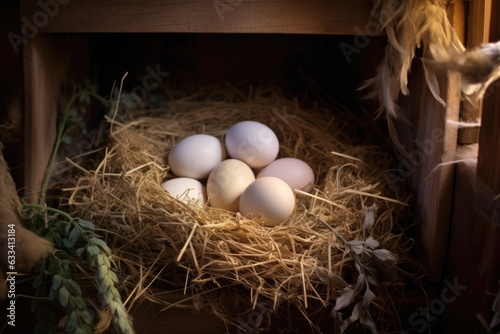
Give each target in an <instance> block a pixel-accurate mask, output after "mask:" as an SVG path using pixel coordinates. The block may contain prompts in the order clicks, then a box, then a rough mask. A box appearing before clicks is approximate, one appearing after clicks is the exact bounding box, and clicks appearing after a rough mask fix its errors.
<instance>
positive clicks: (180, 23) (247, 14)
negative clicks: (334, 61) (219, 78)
mask: <svg viewBox="0 0 500 334" xmlns="http://www.w3.org/2000/svg"><path fill="white" fill-rule="evenodd" d="M21 3H22V16H23V17H24V20H25V21H23V25H25V26H29V23H31V24H32V25H34V29H36V30H37V31H38V32H253V33H257V32H260V33H299V34H349V35H351V34H362V33H363V32H364V30H365V28H364V27H365V24H366V23H367V22H368V21H369V13H370V7H371V4H370V1H367V0H350V1H344V0H313V1H302V0H295V1H293V0H267V1H252V0H239V1H226V0H208V1H175V0H148V1H135V0H120V1H118V0H102V1H100V0H71V1H69V0H54V1H52V2H50V3H51V4H52V6H51V7H50V8H42V7H41V6H40V2H39V1H37V0H24V1H21ZM372 28H373V27H372Z"/></svg>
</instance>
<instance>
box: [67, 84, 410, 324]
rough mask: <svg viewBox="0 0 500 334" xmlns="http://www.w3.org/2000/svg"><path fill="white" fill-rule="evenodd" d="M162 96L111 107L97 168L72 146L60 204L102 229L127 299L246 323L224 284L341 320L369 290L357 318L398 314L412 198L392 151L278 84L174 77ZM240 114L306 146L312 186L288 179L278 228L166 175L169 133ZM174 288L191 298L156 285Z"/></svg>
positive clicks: (219, 131) (218, 131) (296, 151)
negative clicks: (131, 107)
mask: <svg viewBox="0 0 500 334" xmlns="http://www.w3.org/2000/svg"><path fill="white" fill-rule="evenodd" d="M166 103H167V107H166V108H164V109H153V110H136V111H127V112H123V111H119V112H118V113H117V115H116V117H115V118H109V119H108V121H109V122H110V123H111V125H110V134H109V138H108V139H109V141H108V144H107V145H106V147H105V148H104V149H102V150H99V151H98V152H96V153H95V154H94V156H99V161H98V163H96V165H95V166H93V167H92V168H87V167H83V166H82V165H80V164H79V163H77V162H76V160H75V161H70V160H69V159H68V162H69V163H71V164H72V166H73V167H74V171H75V173H74V174H75V175H74V177H73V178H72V179H71V180H69V181H68V183H69V184H68V185H67V187H66V188H65V189H64V190H65V192H64V195H65V196H64V197H65V198H66V200H65V203H63V205H67V206H68V208H69V212H71V214H72V215H73V216H75V217H82V218H84V219H91V220H92V221H93V222H94V223H95V224H96V226H97V227H98V230H99V232H100V233H102V235H103V236H105V239H106V241H107V243H108V245H110V247H111V249H112V250H113V252H114V254H115V256H116V259H117V263H118V275H119V277H120V279H121V280H122V289H123V290H122V292H123V294H124V296H125V298H124V299H126V303H127V307H129V308H131V307H132V306H133V305H134V304H136V303H138V302H141V301H145V300H149V301H152V302H154V303H159V304H160V305H163V306H164V307H165V308H169V307H174V306H179V305H181V304H182V305H191V306H193V307H194V308H196V309H201V308H205V309H208V310H211V311H213V312H214V313H216V314H217V315H218V316H220V317H221V318H223V319H224V320H225V321H226V322H227V324H230V325H234V326H236V327H238V326H243V325H244V324H239V323H238V322H237V321H235V320H234V318H232V316H231V312H230V311H228V309H226V308H224V307H223V306H222V305H221V304H220V300H219V299H218V298H222V297H224V296H225V295H226V296H231V298H234V299H238V300H239V302H240V303H244V304H245V305H247V308H248V310H251V309H255V308H259V305H264V303H267V304H265V305H267V306H268V307H266V308H268V309H270V310H271V311H272V310H274V309H278V308H280V307H283V306H284V305H294V307H296V308H297V309H298V310H300V312H301V313H302V314H303V316H304V318H305V319H308V318H309V317H310V316H311V317H312V315H313V314H314V313H315V312H318V309H322V310H327V312H330V311H332V308H334V307H335V309H334V310H333V311H334V312H333V314H334V315H335V316H336V319H337V321H339V322H338V323H342V322H345V321H346V316H345V315H342V312H344V311H346V310H350V311H349V312H353V313H354V311H353V306H355V305H356V303H358V302H359V301H365V303H364V304H361V303H360V304H359V306H360V307H361V305H362V306H363V307H364V309H365V310H366V312H360V310H358V311H356V312H358V313H357V316H358V318H361V319H362V320H363V319H365V320H366V321H367V322H370V321H373V323H376V324H377V327H379V326H381V324H383V323H384V321H385V322H388V321H396V322H397V320H395V319H396V318H397V316H395V315H396V313H397V310H396V309H395V308H396V307H395V306H394V305H392V304H391V301H390V298H389V297H388V296H389V290H390V288H391V287H395V288H396V287H398V286H400V284H401V282H402V279H403V278H402V277H403V276H404V275H405V274H404V272H403V271H402V270H401V269H400V268H399V267H398V263H401V262H405V261H406V259H407V257H408V248H409V245H408V242H407V241H404V240H405V239H404V238H403V237H402V234H401V233H397V232H395V231H400V230H399V229H398V228H397V222H398V219H400V217H401V215H402V214H403V212H404V211H405V210H407V209H406V208H407V206H408V204H407V200H408V199H407V197H402V195H399V194H397V193H395V192H393V191H391V188H390V187H389V181H388V179H387V177H386V172H387V170H388V168H389V166H390V158H389V154H387V153H386V152H383V151H382V150H381V149H380V148H378V147H377V146H375V145H353V144H351V143H352V140H351V138H350V136H349V134H348V133H346V132H345V131H344V130H343V128H344V126H345V124H344V123H345V122H343V121H342V119H337V118H336V116H335V113H334V111H332V110H329V109H328V108H323V107H320V106H317V105H314V106H312V107H308V108H305V107H304V108H303V107H301V105H300V104H299V103H298V102H297V101H294V100H288V99H286V98H285V97H283V94H282V93H281V92H280V90H278V89H263V88H262V89H256V90H249V91H244V90H240V89H237V88H235V87H232V86H224V87H222V88H221V87H218V88H214V87H208V88H205V89H201V90H200V91H198V92H197V93H196V94H182V93H181V92H172V91H169V92H168V93H167V101H166ZM242 120H255V121H259V122H261V123H264V124H267V125H268V126H270V127H271V128H272V129H273V130H274V132H275V133H276V134H277V136H278V138H279V140H280V154H279V156H280V157H286V156H292V157H297V158H299V159H302V160H304V161H306V162H307V163H309V164H310V165H311V166H312V167H313V169H314V171H315V174H316V185H315V188H314V190H313V191H312V192H311V193H304V192H301V191H295V195H296V202H297V205H296V209H295V211H294V213H293V215H292V216H291V217H290V218H289V219H288V220H286V221H285V222H284V223H282V224H281V225H279V226H276V227H273V228H268V227H263V226H262V219H254V220H249V219H247V218H245V217H242V216H241V215H240V214H238V213H231V212H227V211H224V210H221V209H216V208H211V207H209V206H206V207H202V208H200V207H197V206H194V205H188V204H185V203H183V202H181V201H178V200H176V199H175V198H172V197H171V196H169V195H168V194H167V192H166V191H165V190H164V189H163V188H162V186H161V184H162V183H163V182H164V181H166V180H167V179H169V178H172V177H174V176H173V175H172V173H171V172H169V167H168V165H167V157H168V153H169V151H170V150H171V148H172V147H173V146H174V145H175V143H176V142H178V141H179V140H180V139H182V138H184V137H186V136H188V135H192V134H197V133H206V134H211V135H214V136H216V137H218V138H220V139H221V140H223V138H224V134H225V131H227V129H228V128H229V127H230V126H231V125H232V124H234V123H236V122H238V121H242ZM384 256H385V257H384ZM377 259H378V260H379V261H377ZM363 280H365V281H363ZM360 282H361V283H360ZM173 290H177V291H179V290H180V291H182V292H183V293H184V296H185V299H184V300H182V301H179V302H178V303H172V301H171V300H170V301H167V298H164V295H165V294H166V293H168V292H169V291H173ZM367 290H368V291H373V293H374V296H371V294H370V293H369V292H368V291H367ZM235 291H238V293H235ZM351 292H352V293H351ZM349 293H350V294H349ZM367 295H368V296H367ZM221 296H222V297H221ZM339 296H344V297H342V300H341V302H342V303H344V304H345V305H340V301H339V300H337V301H336V299H339ZM354 308H356V307H354ZM347 318H349V314H347ZM355 318H356V317H353V318H352V319H351V320H352V321H351V322H355V321H356V320H358V319H355ZM332 323H333V319H332ZM348 324H349V323H344V326H347V325H348ZM260 326H261V327H265V326H268V324H267V323H265V322H262V323H260ZM382 326H385V325H382ZM311 327H312V328H315V324H314V321H311ZM367 327H368V328H370V325H368V326H367Z"/></svg>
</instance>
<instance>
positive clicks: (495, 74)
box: [424, 41, 500, 103]
mask: <svg viewBox="0 0 500 334" xmlns="http://www.w3.org/2000/svg"><path fill="white" fill-rule="evenodd" d="M429 50H430V55H428V56H427V57H424V64H426V65H427V66H429V67H433V68H438V69H445V70H448V71H452V72H458V73H459V74H460V80H461V83H460V84H461V89H462V92H463V93H464V94H465V95H466V98H468V99H470V100H471V101H472V102H473V103H475V102H477V101H479V100H480V99H482V98H483V96H484V94H485V93H486V90H487V89H488V87H489V85H490V84H491V83H492V82H493V81H495V80H496V79H498V78H500V41H498V42H495V43H486V44H483V45H481V46H480V47H478V48H475V49H473V50H471V51H470V52H459V51H458V50H453V49H446V48H443V47H442V46H441V45H437V44H433V45H431V46H430V47H429Z"/></svg>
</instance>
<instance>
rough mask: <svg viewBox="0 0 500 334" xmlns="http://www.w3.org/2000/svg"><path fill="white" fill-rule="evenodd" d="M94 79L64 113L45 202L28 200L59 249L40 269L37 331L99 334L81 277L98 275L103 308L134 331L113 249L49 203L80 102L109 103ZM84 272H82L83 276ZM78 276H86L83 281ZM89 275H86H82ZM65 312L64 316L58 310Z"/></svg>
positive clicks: (40, 229)
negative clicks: (59, 157)
mask: <svg viewBox="0 0 500 334" xmlns="http://www.w3.org/2000/svg"><path fill="white" fill-rule="evenodd" d="M96 91H97V90H96V88H95V86H93V85H90V84H89V83H88V82H87V83H85V84H84V85H80V86H75V87H74V90H73V93H72V95H71V97H70V98H69V101H68V102H67V104H66V106H65V107H64V111H63V114H62V116H61V119H60V122H59V125H58V132H57V136H56V141H55V145H54V150H53V152H52V155H51V158H50V161H49V165H48V168H47V170H46V174H45V177H44V181H43V185H42V193H41V196H40V204H28V203H25V204H23V213H24V217H25V222H26V225H27V226H28V227H29V228H30V229H31V230H33V231H34V232H35V233H37V234H38V235H40V236H43V237H44V238H45V239H47V240H48V241H50V242H52V243H53V244H54V249H53V250H51V251H50V252H49V253H48V254H47V256H46V257H45V258H44V259H43V260H42V261H40V262H39V263H37V265H36V266H35V268H34V272H35V278H34V280H33V288H34V290H35V298H34V299H33V301H32V304H31V309H32V311H33V312H34V313H35V315H36V317H37V319H38V323H37V325H36V327H35V333H40V334H41V333H56V332H57V328H58V327H64V330H65V332H68V333H78V334H80V333H81V334H85V333H93V332H94V323H95V309H94V308H93V307H90V305H91V303H90V302H89V300H88V298H89V297H88V296H86V294H87V295H88V293H89V292H87V293H85V291H82V286H81V281H83V280H84V279H85V280H87V279H88V278H90V277H92V275H93V276H94V278H95V282H92V284H91V286H96V287H97V300H98V302H99V304H100V307H101V308H102V309H106V310H107V311H108V313H109V314H111V316H112V324H113V327H114V329H115V331H116V332H118V333H127V334H128V333H134V329H133V327H132V321H131V318H130V316H129V315H128V313H127V310H126V308H125V305H124V304H123V302H122V300H121V296H120V292H119V291H118V288H117V284H118V283H119V279H118V277H117V275H116V273H115V269H116V264H115V262H114V260H113V256H112V253H111V249H110V248H109V247H108V245H107V244H106V242H105V241H104V240H103V239H102V238H101V237H100V236H99V235H98V234H97V232H96V229H95V226H94V224H93V223H92V222H91V221H88V220H83V219H80V218H75V217H72V216H70V215H69V214H68V213H66V212H64V211H62V210H59V209H56V208H52V207H49V206H48V205H47V203H46V199H47V197H46V196H47V190H48V187H49V183H50V177H51V174H52V170H53V167H54V164H55V162H56V157H57V153H58V150H59V148H60V145H61V144H62V143H63V142H65V141H67V139H65V136H66V131H67V125H68V123H70V122H75V121H78V119H79V118H78V117H76V116H75V112H76V110H77V109H78V108H81V107H75V106H74V104H75V102H80V103H88V102H90V98H95V99H97V100H98V101H100V102H102V103H105V104H108V101H107V100H106V99H104V98H103V97H101V96H99V95H98V94H97V93H96ZM78 274H81V275H78ZM77 277H80V279H78V278H77ZM82 277H83V278H82ZM61 311H64V312H65V314H66V315H65V316H64V317H63V319H62V320H60V321H58V320H57V314H60V313H61Z"/></svg>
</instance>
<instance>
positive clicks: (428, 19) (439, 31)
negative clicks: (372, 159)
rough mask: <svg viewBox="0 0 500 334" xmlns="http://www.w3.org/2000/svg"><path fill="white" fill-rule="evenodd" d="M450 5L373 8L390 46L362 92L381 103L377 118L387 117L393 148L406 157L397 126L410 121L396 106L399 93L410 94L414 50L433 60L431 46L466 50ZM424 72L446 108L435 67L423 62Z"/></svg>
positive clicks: (397, 1) (418, 2)
mask: <svg viewBox="0 0 500 334" xmlns="http://www.w3.org/2000/svg"><path fill="white" fill-rule="evenodd" d="M448 3H449V1H448V0H404V1H402V0H376V1H374V3H373V6H372V16H373V17H374V18H375V19H376V20H377V21H378V23H379V24H380V27H381V28H382V29H384V30H385V32H386V34H387V40H388V44H387V47H386V49H385V55H384V58H383V60H382V62H381V64H380V65H379V66H378V68H377V71H376V74H375V77H374V78H371V79H369V80H367V81H366V82H364V83H363V84H362V85H361V87H360V89H367V90H368V89H370V90H371V91H369V92H367V93H366V97H367V98H376V99H377V100H378V102H379V104H380V106H379V108H378V109H377V111H376V112H377V114H378V116H380V115H382V114H385V116H386V117H387V122H388V126H389V132H390V136H391V139H392V140H393V143H394V146H395V148H396V149H397V150H398V151H399V153H401V154H404V155H407V152H405V151H404V148H403V146H402V145H401V144H400V143H399V141H398V136H397V131H396V127H395V126H394V122H395V121H396V120H404V121H407V119H406V118H405V115H404V114H403V113H402V112H401V110H400V109H399V108H398V106H397V99H398V97H399V94H400V93H402V94H404V95H408V94H410V91H409V89H408V74H409V73H410V70H411V65H412V61H413V59H414V58H415V50H416V49H417V48H422V51H423V54H424V56H425V57H426V58H432V56H433V52H431V51H430V50H429V48H430V46H431V45H438V46H439V47H441V48H443V49H445V50H453V52H455V53H459V52H463V51H464V50H465V48H464V47H463V45H462V43H461V41H460V39H459V38H458V36H457V35H456V33H455V31H454V30H453V27H452V26H451V24H450V22H449V20H448V16H447V5H448ZM443 56H444V55H443ZM423 68H424V75H425V79H426V83H427V86H428V87H429V90H430V91H431V93H432V95H433V96H434V98H435V99H436V100H437V101H439V102H440V103H441V104H443V105H444V104H445V102H444V100H443V99H442V98H441V96H440V88H439V81H438V79H437V74H436V71H435V70H436V67H435V66H433V65H431V64H429V63H425V62H424V65H423Z"/></svg>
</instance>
